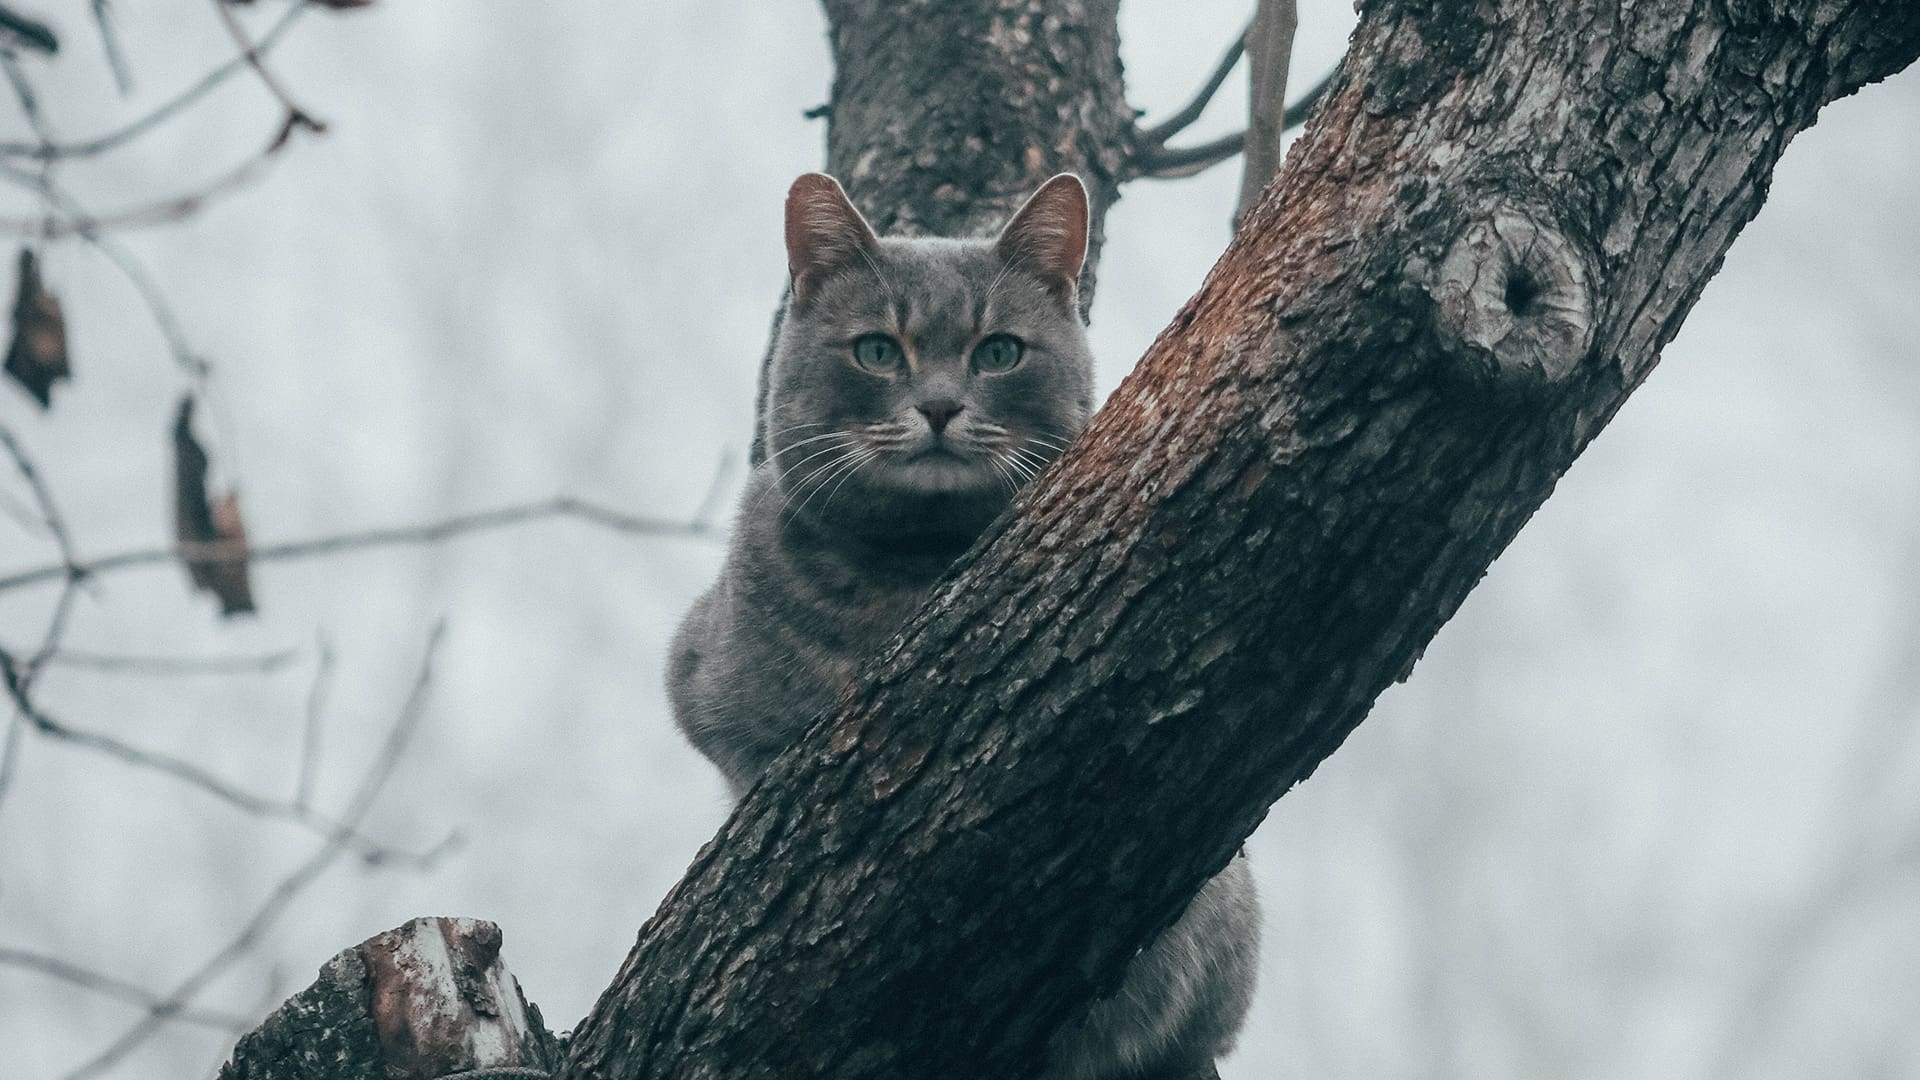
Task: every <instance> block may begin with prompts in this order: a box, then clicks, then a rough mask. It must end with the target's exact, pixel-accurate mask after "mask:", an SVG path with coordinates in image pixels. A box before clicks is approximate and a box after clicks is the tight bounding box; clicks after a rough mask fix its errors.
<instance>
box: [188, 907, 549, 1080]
mask: <svg viewBox="0 0 1920 1080" xmlns="http://www.w3.org/2000/svg"><path fill="white" fill-rule="evenodd" d="M500 944H501V935H500V928H499V927H497V926H495V925H493V924H492V923H490V922H482V921H480V920H478V919H437V918H433V919H415V920H413V921H412V922H410V923H408V924H407V925H405V926H402V927H400V928H398V929H395V930H389V931H387V932H386V933H384V934H379V935H376V936H374V937H371V938H369V939H367V940H366V941H363V942H361V943H360V944H358V945H356V946H354V947H353V948H351V949H348V950H346V951H345V952H343V953H341V954H340V955H338V956H336V957H334V958H333V959H332V960H329V961H327V963H326V965H325V966H324V967H322V968H321V969H320V977H319V978H318V979H316V980H315V981H314V984H313V985H312V986H309V987H307V988H306V989H305V990H302V991H301V992H300V993H298V994H296V995H294V996H293V997H292V998H291V999H289V1000H288V1001H287V1003H286V1004H284V1005H282V1006H280V1008H279V1010H278V1011H276V1012H275V1013H274V1014H273V1015H272V1016H270V1017H268V1018H267V1020H266V1022H265V1023H263V1024H261V1025H260V1026H259V1027H258V1028H256V1029H254V1030H253V1031H252V1032H251V1033H249V1034H248V1035H247V1036H246V1037H245V1038H243V1039H241V1040H240V1044H239V1045H238V1046H236V1047H235V1048H234V1051H233V1057H232V1059H231V1060H230V1061H228V1063H227V1064H226V1065H225V1066H224V1067H222V1068H221V1070H220V1080H435V1078H437V1077H442V1076H446V1075H449V1074H452V1073H459V1072H467V1071H470V1070H473V1069H499V1068H510V1067H514V1066H521V1067H530V1068H538V1069H552V1068H555V1067H556V1066H557V1065H558V1064H559V1060H560V1047H559V1043H558V1041H557V1040H555V1038H554V1037H553V1035H552V1034H551V1033H549V1032H548V1031H547V1029H546V1027H545V1025H544V1024H542V1023H541V1020H540V1011H539V1010H538V1009H536V1008H534V1007H533V1006H532V1005H529V1004H528V1003H527V1000H526V998H525V997H524V996H522V995H521V993H520V984H519V983H518V982H516V981H514V978H513V976H512V975H510V974H508V972H507V969H506V966H505V965H504V964H502V963H501V962H500Z"/></svg>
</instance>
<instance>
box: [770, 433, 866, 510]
mask: <svg viewBox="0 0 1920 1080" xmlns="http://www.w3.org/2000/svg"><path fill="white" fill-rule="evenodd" d="M879 453H880V451H878V450H875V449H873V448H872V447H865V448H863V449H860V450H854V451H851V452H850V453H848V454H847V456H846V457H844V458H838V459H835V461H834V462H833V465H832V467H831V468H830V469H821V470H820V471H819V472H817V473H815V475H816V476H824V477H825V479H823V480H821V481H820V482H819V483H817V484H814V485H813V490H812V491H811V492H809V493H808V494H807V497H806V498H805V499H803V500H802V501H801V503H800V505H799V506H798V507H796V508H795V509H794V511H793V517H795V518H797V517H799V516H800V515H801V514H804V513H806V512H807V504H808V503H811V502H812V501H813V497H814V496H815V495H818V494H820V492H821V491H823V490H825V489H826V486H827V485H828V484H830V483H832V482H833V480H834V478H835V477H840V478H841V481H840V482H841V483H845V482H846V480H845V476H851V475H853V473H855V472H857V471H859V468H860V466H862V465H864V464H866V463H867V462H869V461H872V460H873V459H874V458H875V457H877V456H878V455H879ZM843 474H844V475H843ZM808 479H809V480H811V479H813V477H808ZM834 490H835V491H838V490H840V489H839V488H838V487H835V488H834ZM827 500H828V501H829V502H831V501H832V500H833V496H831V495H829V496H827ZM789 520H791V519H789Z"/></svg>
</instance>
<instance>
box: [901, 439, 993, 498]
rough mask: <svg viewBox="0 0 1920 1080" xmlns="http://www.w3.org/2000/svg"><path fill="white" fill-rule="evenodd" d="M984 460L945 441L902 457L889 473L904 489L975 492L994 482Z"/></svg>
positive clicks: (936, 492)
mask: <svg viewBox="0 0 1920 1080" xmlns="http://www.w3.org/2000/svg"><path fill="white" fill-rule="evenodd" d="M984 461H985V459H984V458H982V457H981V456H980V455H979V454H978V453H969V452H968V451H967V449H966V448H964V447H961V446H956V445H954V444H953V443H952V442H950V441H948V440H945V439H942V440H941V441H939V442H936V443H933V444H931V445H928V446H925V447H922V448H920V449H918V450H915V451H914V452H912V453H910V454H907V455H906V456H904V457H902V458H899V459H898V460H897V461H895V462H894V463H893V467H892V468H891V469H889V470H888V471H889V472H891V473H892V474H893V475H894V476H895V477H897V478H898V480H899V481H900V484H901V486H902V487H905V488H907V489H909V490H913V491H918V492H921V493H923V494H928V495H934V494H945V493H951V492H963V491H974V490H976V489H978V488H980V487H982V486H983V485H985V484H988V483H991V481H992V477H991V474H990V473H989V471H988V470H987V469H986V468H985V466H984Z"/></svg>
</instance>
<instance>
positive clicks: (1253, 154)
mask: <svg viewBox="0 0 1920 1080" xmlns="http://www.w3.org/2000/svg"><path fill="white" fill-rule="evenodd" d="M1298 25H1299V17H1298V16H1297V15H1296V14H1295V11H1294V2H1293V0H1259V7H1258V8H1257V9H1256V12H1255V14H1254V16H1253V25H1252V26H1250V27H1248V28H1247V51H1248V53H1249V55H1248V58H1247V68H1248V76H1249V77H1248V79H1247V131H1246V146H1245V147H1244V148H1243V149H1242V150H1241V159H1240V160H1241V163H1242V166H1243V168H1242V170H1241V175H1240V201H1239V205H1238V206H1237V207H1236V208H1235V209H1234V213H1233V217H1234V220H1235V221H1239V220H1240V219H1241V218H1244V217H1246V216H1247V211H1249V210H1251V209H1253V204H1254V203H1255V202H1257V201H1258V200H1259V198H1260V193H1261V192H1262V191H1264V190H1266V186H1267V181H1269V180H1271V179H1273V177H1274V175H1275V174H1277V173H1278V172H1279V171H1280V135H1281V133H1282V132H1283V131H1285V130H1286V127H1287V123H1286V114H1287V109H1286V101H1287V68H1288V66H1289V61H1290V60H1291V58H1292V56H1293V32H1294V29H1295V28H1296V27H1297V26H1298Z"/></svg>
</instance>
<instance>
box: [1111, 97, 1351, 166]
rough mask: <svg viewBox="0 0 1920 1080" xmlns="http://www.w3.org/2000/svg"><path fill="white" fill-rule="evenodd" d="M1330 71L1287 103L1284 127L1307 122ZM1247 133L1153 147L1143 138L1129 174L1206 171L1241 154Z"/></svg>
mask: <svg viewBox="0 0 1920 1080" xmlns="http://www.w3.org/2000/svg"><path fill="white" fill-rule="evenodd" d="M1334 74H1335V73H1333V72H1329V73H1328V74H1327V76H1326V77H1325V78H1323V79H1321V80H1320V81H1319V82H1318V83H1316V84H1314V87H1313V89H1311V90H1308V91H1307V92H1306V93H1305V94H1303V95H1301V97H1300V99H1299V100H1298V101H1295V102H1294V103H1293V104H1291V105H1289V106H1287V112H1286V116H1285V117H1284V118H1283V119H1282V121H1281V122H1282V123H1283V124H1284V125H1285V126H1284V129H1283V130H1286V131H1291V130H1293V129H1294V128H1297V127H1299V126H1300V125H1301V124H1304V123H1306V122H1307V117H1309V116H1311V115H1312V114H1313V108H1314V106H1316V105H1318V104H1320V99H1321V98H1322V97H1324V96H1326V92H1327V89H1328V87H1330V86H1332V85H1333V78H1334ZM1246 142H1247V133H1246V132H1244V131H1238V132H1235V133H1233V134H1232V135H1225V136H1222V137H1220V138H1218V139H1214V140H1212V141H1210V142H1204V143H1201V144H1199V145H1197V146H1181V147H1172V146H1156V145H1154V144H1153V143H1151V142H1148V141H1146V140H1145V139H1144V137H1143V139H1142V141H1141V142H1140V144H1139V149H1138V150H1137V151H1135V153H1134V157H1133V160H1132V162H1131V163H1130V165H1131V170H1132V171H1131V172H1130V173H1129V175H1130V176H1133V177H1142V178H1145V179H1149V180H1177V179H1181V178H1183V177H1188V176H1193V175H1196V174H1198V173H1201V172H1205V171H1206V170H1207V169H1208V168H1210V167H1212V166H1214V165H1218V164H1219V163H1221V162H1223V161H1226V160H1227V159H1229V158H1231V157H1233V156H1234V155H1235V154H1238V153H1240V151H1241V149H1242V148H1243V147H1245V146H1246Z"/></svg>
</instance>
